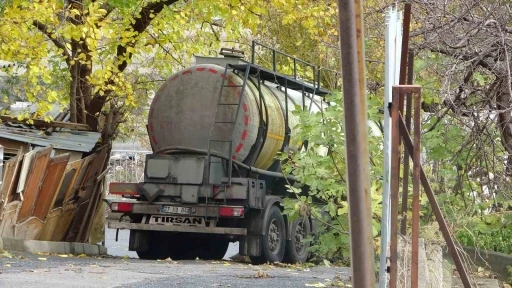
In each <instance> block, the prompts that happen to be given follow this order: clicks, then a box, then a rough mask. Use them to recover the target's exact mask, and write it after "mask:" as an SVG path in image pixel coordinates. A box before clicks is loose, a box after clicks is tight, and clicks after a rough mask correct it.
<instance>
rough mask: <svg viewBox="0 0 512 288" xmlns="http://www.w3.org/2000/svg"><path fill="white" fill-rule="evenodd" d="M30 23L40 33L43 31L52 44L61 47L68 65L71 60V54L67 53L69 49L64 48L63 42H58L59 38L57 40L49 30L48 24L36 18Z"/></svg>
mask: <svg viewBox="0 0 512 288" xmlns="http://www.w3.org/2000/svg"><path fill="white" fill-rule="evenodd" d="M32 25H34V27H36V28H37V30H39V31H40V32H41V33H43V34H44V35H46V36H47V37H48V38H49V39H50V41H52V42H53V44H54V45H55V46H56V47H57V48H60V49H62V56H64V58H65V59H66V63H67V64H68V66H69V62H70V60H71V55H70V54H69V51H68V49H67V48H66V45H64V43H62V42H60V41H59V40H57V37H56V36H55V34H53V33H52V32H50V31H49V30H48V26H46V25H45V24H43V23H41V22H40V21H38V20H34V21H33V22H32Z"/></svg>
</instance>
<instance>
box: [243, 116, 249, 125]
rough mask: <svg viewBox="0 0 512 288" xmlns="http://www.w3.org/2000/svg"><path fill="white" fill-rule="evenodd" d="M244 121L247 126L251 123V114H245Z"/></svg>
mask: <svg viewBox="0 0 512 288" xmlns="http://www.w3.org/2000/svg"><path fill="white" fill-rule="evenodd" d="M244 123H245V126H247V125H249V116H247V115H245V118H244Z"/></svg>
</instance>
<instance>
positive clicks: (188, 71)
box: [181, 70, 192, 75]
mask: <svg viewBox="0 0 512 288" xmlns="http://www.w3.org/2000/svg"><path fill="white" fill-rule="evenodd" d="M186 74H192V71H190V70H187V71H183V72H181V75H186Z"/></svg>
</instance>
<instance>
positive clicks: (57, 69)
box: [0, 0, 261, 136]
mask: <svg viewBox="0 0 512 288" xmlns="http://www.w3.org/2000/svg"><path fill="white" fill-rule="evenodd" d="M257 3H258V2H257V1H244V2H243V3H242V2H240V1H238V0H224V1H214V2H211V1H206V0H197V1H178V0H166V1H160V0H158V1H154V0H153V1H151V0H130V1H87V0H84V1H73V2H72V3H67V1H27V0H12V1H9V2H7V3H5V4H3V5H2V10H1V14H0V27H2V29H1V30H0V59H2V60H7V61H11V62H14V63H16V64H17V67H18V68H11V69H8V70H7V71H6V72H8V73H9V74H12V75H14V74H16V73H17V72H19V73H18V74H19V75H18V79H19V81H20V85H17V87H15V89H13V92H14V93H15V94H16V95H17V96H18V97H19V98H21V99H24V100H28V101H31V102H36V103H37V104H38V108H39V110H40V112H41V114H44V112H46V111H48V110H49V109H50V107H51V105H52V104H59V105H60V106H61V107H62V108H64V107H69V110H70V111H71V113H72V117H71V118H72V120H73V121H77V122H82V123H87V124H89V125H90V126H91V127H92V128H93V129H94V130H98V131H103V132H104V136H113V135H114V134H115V133H116V132H117V128H118V125H119V123H122V122H125V121H127V120H129V119H126V116H127V115H129V114H131V113H132V112H134V111H135V109H136V108H138V107H145V106H146V105H147V103H148V102H147V101H148V95H149V94H150V93H151V92H152V91H156V90H157V88H158V86H160V85H161V81H162V80H163V79H166V78H167V77H168V76H169V75H171V74H172V73H173V72H175V71H177V70H179V69H180V68H182V67H184V66H186V65H189V64H190V63H191V61H192V55H194V54H206V55H207V54H211V51H216V50H218V48H219V46H220V42H221V38H225V39H230V38H236V39H244V38H245V37H247V32H248V31H252V30H254V29H255V25H257V23H259V16H258V15H259V13H261V11H259V10H260V8H259V7H258V5H257ZM240 15H242V16H241V17H240ZM135 112H136V113H135V114H137V113H139V115H141V114H142V115H141V116H144V115H143V113H144V111H135ZM75 118H76V119H75ZM102 124H107V125H102ZM128 130H129V129H128Z"/></svg>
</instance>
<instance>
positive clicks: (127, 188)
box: [108, 182, 139, 196]
mask: <svg viewBox="0 0 512 288" xmlns="http://www.w3.org/2000/svg"><path fill="white" fill-rule="evenodd" d="M138 188H139V184H138V183H113V182H111V183H110V184H109V187H108V193H109V194H115V195H123V196H128V195H129V196H136V195H139V191H138Z"/></svg>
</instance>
